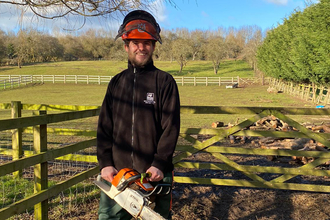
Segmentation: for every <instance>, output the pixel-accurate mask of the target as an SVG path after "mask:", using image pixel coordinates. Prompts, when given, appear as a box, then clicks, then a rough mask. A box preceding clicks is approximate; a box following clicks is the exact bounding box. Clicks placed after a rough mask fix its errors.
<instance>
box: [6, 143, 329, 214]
mask: <svg viewBox="0 0 330 220" xmlns="http://www.w3.org/2000/svg"><path fill="white" fill-rule="evenodd" d="M228 142H229V141H227V142H226V143H221V145H224V144H227V145H229V143H228ZM234 146H237V147H246V148H251V147H255V146H253V144H252V142H251V140H248V141H247V143H246V144H236V145H234ZM227 156H228V157H229V158H230V159H231V160H233V161H235V162H236V163H239V164H244V165H260V166H262V165H266V166H272V165H273V166H283V167H291V166H294V165H292V163H291V164H289V163H286V162H283V161H285V160H282V161H281V162H279V161H270V160H269V159H267V157H265V156H258V155H249V156H247V155H245V156H240V155H227ZM187 160H188V161H189V160H191V161H200V162H206V161H207V162H210V161H213V162H220V161H219V160H218V159H215V158H214V157H212V156H211V155H210V154H208V153H198V154H196V155H193V156H191V157H189V158H188V159H187ZM321 169H329V167H322V168H321ZM175 175H177V176H180V175H182V176H194V177H206V178H207V177H209V178H229V179H244V178H245V179H246V177H245V176H244V175H243V174H241V173H239V172H234V171H214V170H191V169H189V170H188V169H184V168H176V169H175ZM260 176H261V177H263V178H265V179H271V178H273V177H274V176H273V175H271V174H264V175H263V174H260ZM310 181H312V182H314V183H316V184H318V183H321V184H325V185H330V178H326V177H320V178H316V179H313V178H312V177H303V176H298V177H296V178H295V179H294V180H293V182H295V183H309V182H310ZM98 202H99V199H98V196H95V197H93V198H89V199H88V201H85V202H84V203H81V204H76V205H77V206H76V207H74V208H72V209H71V210H72V211H71V212H70V213H65V214H64V213H63V214H62V215H61V216H60V217H59V216H58V214H57V215H53V214H54V213H53V211H50V213H49V219H72V220H78V219H97V210H98ZM329 204H330V194H327V193H310V192H300V191H289V190H270V189H252V188H243V187H229V186H206V185H193V184H179V183H175V184H174V188H173V206H172V213H173V214H172V219H173V220H186V219H187V220H204V219H210V220H220V219H221V220H236V219H240V220H250V219H251V220H282V219H283V220H291V219H292V220H310V219H317V220H327V219H330V206H329ZM22 216H23V218H22ZM53 216H56V218H54V217H53ZM0 219H1V217H0ZM17 219H33V217H32V216H31V215H25V217H24V214H23V215H21V217H20V218H17Z"/></svg>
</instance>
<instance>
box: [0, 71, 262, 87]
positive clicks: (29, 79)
mask: <svg viewBox="0 0 330 220" xmlns="http://www.w3.org/2000/svg"><path fill="white" fill-rule="evenodd" d="M111 78H112V76H95V75H0V90H2V89H12V88H16V87H20V86H26V85H28V84H32V83H42V84H43V83H54V84H55V83H64V84H65V83H73V84H98V85H101V84H103V85H104V84H108V83H109V81H110V80H111ZM174 79H175V81H176V82H177V84H178V85H181V86H188V85H192V86H197V85H204V86H209V85H217V86H221V85H230V84H232V85H233V84H246V83H248V84H253V83H260V82H261V79H258V78H254V77H251V78H241V77H239V76H236V77H187V76H180V77H177V76H174Z"/></svg>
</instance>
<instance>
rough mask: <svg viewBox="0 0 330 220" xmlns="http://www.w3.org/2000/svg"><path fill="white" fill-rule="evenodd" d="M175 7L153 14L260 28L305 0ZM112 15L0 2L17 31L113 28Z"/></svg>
mask: <svg viewBox="0 0 330 220" xmlns="http://www.w3.org/2000/svg"><path fill="white" fill-rule="evenodd" d="M309 1H311V2H317V0H309ZM172 2H174V3H175V4H176V7H173V5H170V4H169V3H164V1H163V0H155V1H154V3H153V4H154V7H153V8H154V10H153V11H151V12H152V14H153V15H154V16H155V17H156V19H157V21H158V23H159V24H160V26H161V28H162V29H167V30H172V29H176V28H188V29H189V30H195V29H201V30H209V29H211V30H215V29H217V28H218V27H225V28H226V27H235V28H239V27H242V26H246V25H257V26H259V27H261V28H262V29H263V30H266V29H268V28H272V27H276V26H277V25H278V24H279V23H282V21H283V19H284V18H287V17H288V16H289V15H290V14H291V13H292V12H293V11H294V10H295V9H298V10H303V9H304V8H305V6H306V4H305V0H172ZM113 17H114V18H113V19H107V20H104V19H102V18H100V17H99V18H93V19H91V18H88V19H87V20H86V23H84V22H83V21H82V19H81V17H78V16H72V17H69V19H55V20H46V19H42V18H38V17H37V16H35V15H33V13H31V12H30V11H28V10H27V11H25V13H24V16H23V19H20V18H21V10H18V9H17V8H16V7H15V6H12V5H7V4H0V29H1V30H3V31H6V32H8V31H14V32H15V31H17V30H19V29H20V28H30V27H33V28H37V29H39V30H41V31H47V32H50V33H51V31H52V30H54V28H55V29H57V30H64V29H79V28H80V27H81V26H82V24H84V25H83V27H82V28H81V29H79V31H84V30H87V29H89V28H95V29H99V28H103V29H105V30H110V29H112V30H117V29H118V27H119V25H120V22H121V21H122V19H123V17H122V16H121V15H114V16H113Z"/></svg>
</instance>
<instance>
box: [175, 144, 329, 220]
mask: <svg viewBox="0 0 330 220" xmlns="http://www.w3.org/2000/svg"><path fill="white" fill-rule="evenodd" d="M222 144H224V143H222ZM227 144H228V143H227ZM236 146H239V147H247V148H253V147H255V146H253V144H251V143H249V142H248V143H246V144H243V145H241V144H236ZM228 157H229V158H230V159H232V160H233V161H235V162H237V163H239V164H246V165H251V164H253V165H267V166H281V167H292V166H295V165H294V164H292V163H291V164H289V163H287V161H288V160H281V161H270V160H269V159H267V157H264V156H253V155H252V156H245V157H241V156H235V155H234V156H228ZM191 159H192V160H199V161H212V160H214V159H212V157H211V156H210V155H208V154H205V153H201V154H197V155H195V156H193V158H191ZM215 161H216V160H215ZM217 162H219V161H217ZM296 166H298V165H297V164H296ZM320 169H329V167H322V168H320ZM176 171H177V173H176V175H180V169H177V170H176ZM189 175H192V176H201V177H203V176H204V177H206V176H207V177H212V178H217V177H218V178H232V179H235V178H237V179H242V178H243V179H244V175H243V174H241V173H237V172H229V171H210V170H209V171H196V172H191V173H190V174H189ZM260 176H262V177H263V178H265V179H271V178H273V177H274V176H273V175H270V174H265V175H261V174H260ZM292 181H293V182H295V183H311V182H313V183H315V184H318V183H320V184H325V185H328V184H329V182H330V180H329V178H326V177H320V178H315V177H306V176H298V177H295V178H294V179H293V180H292ZM329 202H330V194H327V193H311V192H301V191H289V190H271V189H252V188H243V187H229V186H200V185H191V184H175V186H174V190H173V220H181V219H189V220H192V219H196V220H197V219H200V220H203V219H210V220H220V219H221V220H234V219H235V220H236V219H241V220H248V219H249V220H250V219H253V220H254V219H255V220H266V219H267V220H279V219H283V220H289V219H293V220H310V219H318V220H326V219H330V207H329Z"/></svg>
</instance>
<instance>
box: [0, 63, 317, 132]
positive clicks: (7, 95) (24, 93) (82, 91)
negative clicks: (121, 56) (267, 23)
mask: <svg viewBox="0 0 330 220" xmlns="http://www.w3.org/2000/svg"><path fill="white" fill-rule="evenodd" d="M126 65H127V63H125V62H119V61H118V62H114V61H75V62H56V63H44V64H38V65H30V66H24V67H23V68H21V69H19V68H17V67H1V68H0V74H3V75H7V74H22V75H26V74H58V75H59V74H81V75H82V74H88V75H115V74H116V73H118V72H119V71H121V70H123V69H124V68H125V67H126ZM156 66H157V67H159V68H160V69H163V70H165V71H168V72H170V73H171V74H173V75H178V73H177V70H178V68H179V67H178V64H177V63H176V62H172V63H171V62H165V61H164V62H156ZM184 71H185V72H184V74H185V76H215V75H214V74H213V67H212V64H211V62H208V61H191V62H188V64H187V66H186V67H185V69H184ZM218 76H240V77H251V76H253V71H252V70H251V69H250V68H249V67H248V64H247V63H245V62H243V61H233V60H231V61H225V62H223V63H222V64H221V67H220V71H219V74H218ZM179 90H180V99H181V105H194V106H275V107H277V106H282V107H313V105H312V104H310V103H307V102H304V101H301V100H298V99H296V98H292V97H290V96H288V95H286V94H284V93H280V94H274V93H268V92H267V91H266V90H267V86H248V87H245V88H236V89H226V88H225V86H221V87H219V86H214V85H213V86H202V85H199V86H180V85H179ZM105 91H106V85H85V84H78V85H75V84H44V85H36V86H32V87H31V86H30V87H23V88H16V89H12V90H5V91H0V103H9V102H11V101H21V102H22V103H28V104H57V105H101V103H102V100H103V97H104V94H105ZM29 114H30V113H29ZM8 117H10V112H9V111H0V118H8ZM246 117H249V116H244V115H182V126H183V127H210V125H211V123H212V122H214V121H219V120H222V121H224V122H225V123H228V122H231V123H233V122H236V121H237V120H243V119H245V118H246ZM92 127H93V128H94V127H95V125H93V126H92Z"/></svg>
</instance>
